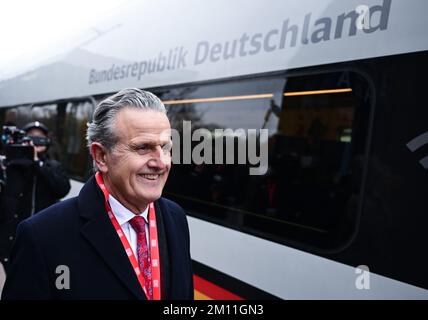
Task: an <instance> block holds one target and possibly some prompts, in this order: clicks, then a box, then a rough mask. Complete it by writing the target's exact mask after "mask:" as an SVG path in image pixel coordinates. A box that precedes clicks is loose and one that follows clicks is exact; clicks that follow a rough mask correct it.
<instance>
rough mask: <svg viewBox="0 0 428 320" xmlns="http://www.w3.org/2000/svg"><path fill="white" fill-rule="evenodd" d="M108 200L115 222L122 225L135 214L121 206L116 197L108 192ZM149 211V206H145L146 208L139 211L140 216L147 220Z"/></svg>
mask: <svg viewBox="0 0 428 320" xmlns="http://www.w3.org/2000/svg"><path fill="white" fill-rule="evenodd" d="M108 202H109V204H110V207H111V210H112V211H113V214H114V215H115V217H116V219H117V222H119V224H120V225H121V226H122V225H123V224H125V223H127V222H129V220H131V219H132V218H134V217H135V214H134V213H133V212H132V211H130V210H129V209H127V208H126V207H125V206H123V205H122V204H121V203H120V202H119V201H118V200H117V199H116V198H114V197H113V196H112V195H111V194H109V198H108ZM148 212H149V206H147V208H146V210H144V211H143V212H142V213H141V216H142V217H143V218H144V219H145V220H146V222H147V221H148V219H147V214H148Z"/></svg>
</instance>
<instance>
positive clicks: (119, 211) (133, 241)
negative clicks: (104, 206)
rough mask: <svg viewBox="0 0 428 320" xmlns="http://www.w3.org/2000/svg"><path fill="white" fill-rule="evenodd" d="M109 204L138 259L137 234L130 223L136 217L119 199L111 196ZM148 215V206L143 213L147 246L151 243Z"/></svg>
mask: <svg viewBox="0 0 428 320" xmlns="http://www.w3.org/2000/svg"><path fill="white" fill-rule="evenodd" d="M108 202H109V204H110V207H111V210H112V211H113V214H114V215H115V217H116V219H117V222H119V224H120V227H121V228H122V230H123V233H124V234H125V236H126V238H127V239H128V242H129V244H130V246H131V248H132V250H133V251H134V254H135V257H136V258H137V259H138V254H137V233H136V232H135V230H134V228H132V226H131V224H130V223H129V220H131V219H132V218H134V217H135V216H136V215H135V214H134V213H133V212H132V211H130V210H128V209H127V208H125V207H124V206H123V205H122V204H121V203H120V202H119V201H118V200H117V199H115V198H114V197H113V196H112V195H111V194H110V195H109V198H108ZM148 213H149V206H147V208H146V210H144V211H143V212H142V213H141V216H142V217H143V218H144V220H146V240H147V244H148V243H149V224H148Z"/></svg>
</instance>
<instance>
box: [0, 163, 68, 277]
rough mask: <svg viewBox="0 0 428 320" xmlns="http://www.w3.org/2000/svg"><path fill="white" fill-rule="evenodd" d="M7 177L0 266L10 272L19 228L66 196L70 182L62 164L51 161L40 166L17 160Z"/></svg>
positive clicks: (1, 204) (0, 206) (1, 201)
mask: <svg viewBox="0 0 428 320" xmlns="http://www.w3.org/2000/svg"><path fill="white" fill-rule="evenodd" d="M6 177H7V184H6V186H5V187H4V188H3V190H2V192H1V194H0V259H1V260H0V262H2V263H3V265H4V266H5V268H6V271H7V270H8V262H9V255H10V250H11V245H12V243H13V240H14V238H15V233H16V228H17V225H18V224H19V223H20V222H21V221H22V220H24V219H26V218H28V217H30V216H31V215H32V214H34V213H37V212H38V211H40V210H42V209H44V208H46V207H48V206H50V205H52V204H54V203H55V202H57V201H58V200H59V199H61V198H62V197H64V196H66V195H67V193H68V192H69V191H70V181H69V178H68V177H67V174H66V173H65V171H64V170H63V168H62V166H61V164H60V163H59V162H57V161H55V160H51V159H47V158H46V159H44V160H43V161H40V162H35V161H32V160H28V159H17V160H13V161H12V162H11V163H9V164H8V165H7V169H6Z"/></svg>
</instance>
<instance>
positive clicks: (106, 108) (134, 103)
mask: <svg viewBox="0 0 428 320" xmlns="http://www.w3.org/2000/svg"><path fill="white" fill-rule="evenodd" d="M124 108H135V109H141V110H151V111H158V112H162V113H165V114H166V109H165V106H164V104H163V103H162V101H161V100H160V99H159V98H158V97H157V96H155V95H154V94H153V93H151V92H148V91H144V90H140V89H137V88H128V89H123V90H121V91H119V92H118V93H115V94H114V95H112V96H109V97H107V98H106V99H104V100H102V101H101V102H100V103H99V104H98V105H97V107H96V108H95V111H94V114H93V118H92V122H91V123H88V130H87V132H86V140H87V143H88V147H89V148H91V144H92V143H93V142H99V143H100V144H102V145H103V146H104V147H105V148H107V150H109V151H111V150H112V149H113V148H114V146H115V145H116V143H117V140H118V139H117V136H116V134H115V132H114V121H115V118H116V115H117V114H118V113H119V111H120V110H122V109H124ZM94 166H95V163H94ZM95 168H96V167H95Z"/></svg>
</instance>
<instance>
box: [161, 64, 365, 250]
mask: <svg viewBox="0 0 428 320" xmlns="http://www.w3.org/2000/svg"><path fill="white" fill-rule="evenodd" d="M283 84H284V83H280V82H279V81H278V80H269V81H268V80H265V81H262V80H257V81H239V82H231V83H225V84H215V85H204V86H195V87H186V88H176V89H172V90H169V91H166V92H159V93H158V94H159V96H160V97H161V99H162V100H163V101H164V103H165V105H166V106H167V109H168V113H169V116H170V119H171V124H172V127H173V128H176V129H177V130H178V131H180V132H181V138H182V137H183V132H182V123H183V120H188V121H191V129H192V131H194V130H195V129H197V128H206V129H208V130H209V131H211V132H213V131H214V130H215V129H217V128H221V129H224V128H230V129H233V130H236V129H238V128H242V129H244V130H247V129H261V128H267V129H268V130H269V137H268V141H267V143H268V147H269V148H268V150H269V153H268V155H269V161H268V163H269V166H268V169H267V171H266V173H265V174H263V175H250V174H249V170H248V169H249V165H248V164H240V163H236V162H234V163H233V164H224V163H223V164H214V160H213V161H212V164H209V163H202V164H195V163H191V164H183V158H182V157H181V158H180V161H179V163H180V164H174V166H173V168H172V170H171V173H170V177H169V179H168V182H167V185H166V188H165V195H166V196H168V197H170V198H172V199H174V200H176V201H177V202H179V203H180V204H181V205H183V207H184V208H185V209H186V210H187V211H188V212H189V214H190V215H194V216H196V217H199V218H201V219H205V220H209V221H212V222H215V223H219V224H222V225H225V226H227V227H231V228H235V229H238V230H240V231H243V232H247V233H251V234H255V235H258V236H262V237H265V238H267V239H270V240H274V241H277V242H281V243H288V244H291V245H293V244H295V245H296V246H300V245H306V246H310V247H312V248H316V249H330V248H334V247H337V246H340V245H341V244H343V243H344V242H345V241H346V240H347V239H348V238H349V237H350V235H351V233H352V231H353V230H354V228H355V225H356V222H355V221H356V219H357V214H358V213H357V212H358V206H359V197H360V190H361V185H362V171H363V170H362V163H363V158H364V156H365V150H366V149H365V146H366V140H367V131H368V129H367V127H368V118H369V112H370V106H369V89H368V85H367V82H366V81H365V80H364V79H363V78H362V77H361V76H359V75H358V74H356V73H353V72H335V73H328V74H321V75H315V76H314V75H312V76H299V77H289V78H288V79H287V85H286V87H285V90H284V86H283ZM278 90H280V95H281V96H282V102H281V103H282V106H278V107H276V108H273V107H272V97H274V96H275V94H277V91H278ZM218 138H219V137H215V135H213V140H216V139H218ZM220 138H222V137H220ZM215 143H216V142H215V141H212V146H213V155H212V157H213V159H214V158H215V152H216V149H215V148H214V145H215ZM237 143H239V142H236V140H235V145H236V144H237ZM196 145H197V143H195V142H193V143H192V147H195V146H196ZM235 150H237V148H235ZM260 150H261V147H259V148H258V151H257V152H260Z"/></svg>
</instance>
